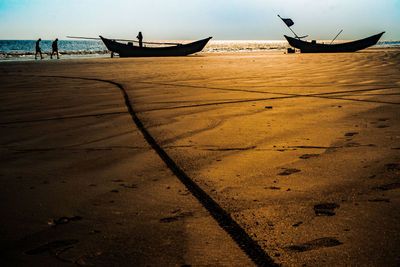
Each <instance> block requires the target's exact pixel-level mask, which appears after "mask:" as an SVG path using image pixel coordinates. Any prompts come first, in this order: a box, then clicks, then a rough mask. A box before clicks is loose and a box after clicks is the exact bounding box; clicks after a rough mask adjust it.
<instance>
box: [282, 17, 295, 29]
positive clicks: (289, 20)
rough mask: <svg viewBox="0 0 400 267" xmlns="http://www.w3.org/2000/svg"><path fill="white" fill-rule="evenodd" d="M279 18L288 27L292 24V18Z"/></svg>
mask: <svg viewBox="0 0 400 267" xmlns="http://www.w3.org/2000/svg"><path fill="white" fill-rule="evenodd" d="M281 19H282V20H283V22H285V24H286V25H287V26H288V27H290V26H292V25H293V24H294V22H293V20H291V19H284V18H281Z"/></svg>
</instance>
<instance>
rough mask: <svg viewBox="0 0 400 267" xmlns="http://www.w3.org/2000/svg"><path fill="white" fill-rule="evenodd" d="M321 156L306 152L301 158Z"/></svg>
mask: <svg viewBox="0 0 400 267" xmlns="http://www.w3.org/2000/svg"><path fill="white" fill-rule="evenodd" d="M318 156H319V154H304V155H301V156H300V157H299V158H301V159H309V158H315V157H318Z"/></svg>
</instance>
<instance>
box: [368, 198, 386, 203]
mask: <svg viewBox="0 0 400 267" xmlns="http://www.w3.org/2000/svg"><path fill="white" fill-rule="evenodd" d="M368 201H369V202H386V203H389V202H390V199H388V198H375V199H368Z"/></svg>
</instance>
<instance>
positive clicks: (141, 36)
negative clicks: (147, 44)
mask: <svg viewBox="0 0 400 267" xmlns="http://www.w3.org/2000/svg"><path fill="white" fill-rule="evenodd" d="M136 38H138V39H139V46H140V47H143V35H142V32H139V34H138V36H136Z"/></svg>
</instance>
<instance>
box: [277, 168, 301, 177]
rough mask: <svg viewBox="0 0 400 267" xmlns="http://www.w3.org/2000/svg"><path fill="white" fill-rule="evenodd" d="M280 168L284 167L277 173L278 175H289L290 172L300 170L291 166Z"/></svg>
mask: <svg viewBox="0 0 400 267" xmlns="http://www.w3.org/2000/svg"><path fill="white" fill-rule="evenodd" d="M282 169H284V171H283V172H280V173H278V175H291V174H293V173H296V172H300V170H298V169H294V168H293V169H286V168H282Z"/></svg>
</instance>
